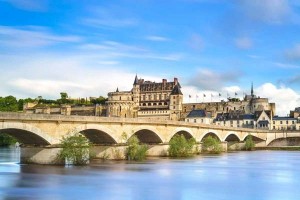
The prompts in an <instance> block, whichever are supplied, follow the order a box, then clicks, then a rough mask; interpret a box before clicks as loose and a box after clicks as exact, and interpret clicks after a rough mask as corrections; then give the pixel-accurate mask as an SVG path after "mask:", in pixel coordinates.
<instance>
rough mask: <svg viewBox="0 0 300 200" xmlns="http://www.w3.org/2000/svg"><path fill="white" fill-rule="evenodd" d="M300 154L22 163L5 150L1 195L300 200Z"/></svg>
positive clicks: (0, 162) (0, 153)
mask: <svg viewBox="0 0 300 200" xmlns="http://www.w3.org/2000/svg"><path fill="white" fill-rule="evenodd" d="M299 158H300V152H297V151H295V152H292V151H253V152H235V153H224V154H221V155H200V156H196V157H194V158H190V159H167V158H160V159H150V160H147V161H145V162H141V163H128V162H126V161H95V162H92V163H91V164H90V165H88V166H79V167H78V166H76V167H75V166H67V167H64V166H42V165H20V164H18V162H19V150H18V149H15V148H10V149H9V148H2V149H0V199H1V200H2V199H3V200H4V199H5V200H13V199H22V200H27V199H49V200H50V199H51V200H53V199H55V200H56V199H57V200H60V199H72V200H73V199H80V200H85V199H86V200H87V199H112V200H116V199H137V200H141V199H151V200H152V199H165V200H173V199H175V200H176V199H213V200H217V199H218V200H219V199H224V200H225V199H230V200H234V199H239V200H241V199H243V200H247V199H249V200H250V199H251V200H254V199H255V200H259V199H264V200H266V199H269V200H276V199H278V200H287V199H291V200H296V199H300V189H299V188H300V159H299Z"/></svg>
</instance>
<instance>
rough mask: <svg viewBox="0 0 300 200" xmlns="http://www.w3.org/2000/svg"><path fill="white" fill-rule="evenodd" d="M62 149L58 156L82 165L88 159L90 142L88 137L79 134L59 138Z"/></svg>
mask: <svg viewBox="0 0 300 200" xmlns="http://www.w3.org/2000/svg"><path fill="white" fill-rule="evenodd" d="M61 147H62V150H61V151H60V152H59V154H58V158H60V159H62V160H65V161H67V162H69V163H71V164H73V165H84V164H87V163H88V161H89V158H90V156H89V152H90V151H89V149H90V143H89V141H88V139H87V138H86V137H84V136H82V135H80V134H78V133H77V134H75V135H71V136H68V137H63V139H62V140H61Z"/></svg>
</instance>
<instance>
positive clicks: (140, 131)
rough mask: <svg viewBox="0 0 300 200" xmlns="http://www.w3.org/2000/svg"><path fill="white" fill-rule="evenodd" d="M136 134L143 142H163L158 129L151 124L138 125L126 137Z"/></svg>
mask: <svg viewBox="0 0 300 200" xmlns="http://www.w3.org/2000/svg"><path fill="white" fill-rule="evenodd" d="M133 135H136V136H137V137H138V139H139V140H140V142H141V143H145V144H159V143H163V140H162V137H161V136H160V133H159V131H158V130H157V129H156V128H154V127H151V126H139V127H137V128H134V129H133V130H132V133H131V134H130V135H128V138H130V137H132V136H133Z"/></svg>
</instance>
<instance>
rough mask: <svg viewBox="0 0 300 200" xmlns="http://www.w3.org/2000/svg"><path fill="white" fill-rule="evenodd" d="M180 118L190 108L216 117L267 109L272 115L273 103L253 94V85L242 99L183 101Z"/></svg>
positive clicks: (188, 111) (182, 117)
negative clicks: (249, 93)
mask: <svg viewBox="0 0 300 200" xmlns="http://www.w3.org/2000/svg"><path fill="white" fill-rule="evenodd" d="M182 107H183V109H182V113H181V119H185V118H186V116H187V115H188V114H189V113H190V112H191V111H192V110H206V111H208V112H211V113H212V117H213V118H216V117H217V115H218V114H220V113H231V112H236V111H238V112H242V113H244V114H254V113H255V112H256V111H263V110H266V111H267V110H269V111H271V114H272V115H274V113H275V111H276V109H275V103H269V100H268V98H261V97H257V96H256V95H254V91H253V85H252V87H251V95H245V97H244V99H243V100H239V99H236V98H234V99H230V98H229V100H228V101H221V102H203V103H185V104H183V105H182Z"/></svg>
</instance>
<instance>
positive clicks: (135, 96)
mask: <svg viewBox="0 0 300 200" xmlns="http://www.w3.org/2000/svg"><path fill="white" fill-rule="evenodd" d="M140 94H141V93H140V84H139V80H138V77H137V75H135V78H134V82H133V88H132V101H133V104H134V105H135V108H136V109H135V110H136V112H137V110H138V107H139V104H140ZM136 112H135V114H134V117H137V113H136Z"/></svg>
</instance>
